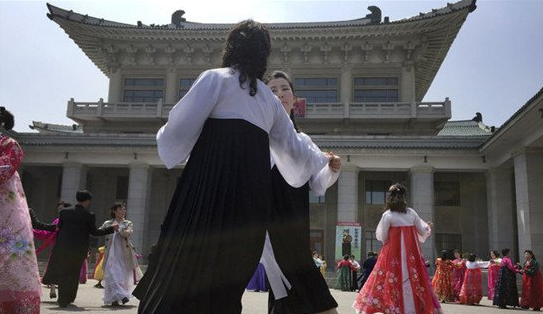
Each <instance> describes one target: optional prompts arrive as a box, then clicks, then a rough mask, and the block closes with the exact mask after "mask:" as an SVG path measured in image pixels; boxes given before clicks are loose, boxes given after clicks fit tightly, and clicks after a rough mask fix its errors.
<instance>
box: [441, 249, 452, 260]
mask: <svg viewBox="0 0 543 314" xmlns="http://www.w3.org/2000/svg"><path fill="white" fill-rule="evenodd" d="M450 256H451V254H450V253H449V251H447V250H443V251H441V259H442V260H444V261H446V260H448V259H450Z"/></svg>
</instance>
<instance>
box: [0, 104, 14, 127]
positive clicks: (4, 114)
mask: <svg viewBox="0 0 543 314" xmlns="http://www.w3.org/2000/svg"><path fill="white" fill-rule="evenodd" d="M14 125H15V118H14V117H13V115H12V114H11V112H9V111H7V110H6V108H5V107H0V126H3V127H4V129H6V130H8V131H9V130H11V129H13V126H14Z"/></svg>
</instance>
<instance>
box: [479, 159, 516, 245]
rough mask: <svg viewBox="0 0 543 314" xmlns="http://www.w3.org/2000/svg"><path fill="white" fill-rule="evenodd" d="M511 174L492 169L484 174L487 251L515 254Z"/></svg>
mask: <svg viewBox="0 0 543 314" xmlns="http://www.w3.org/2000/svg"><path fill="white" fill-rule="evenodd" d="M512 178H513V173H512V171H511V169H501V168H492V169H489V170H488V172H487V173H486V196H487V206H488V233H489V235H488V236H489V239H488V240H489V241H488V242H489V243H488V244H489V249H491V250H498V252H501V249H503V248H509V249H511V253H513V252H515V253H514V254H513V255H516V252H517V244H516V243H517V241H516V238H517V235H516V234H515V228H514V225H513V221H514V220H513V215H515V212H514V208H515V206H514V204H513V181H512Z"/></svg>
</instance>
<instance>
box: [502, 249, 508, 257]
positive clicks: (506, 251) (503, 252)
mask: <svg viewBox="0 0 543 314" xmlns="http://www.w3.org/2000/svg"><path fill="white" fill-rule="evenodd" d="M507 254H509V248H505V249H503V250H502V255H503V256H506V255H507Z"/></svg>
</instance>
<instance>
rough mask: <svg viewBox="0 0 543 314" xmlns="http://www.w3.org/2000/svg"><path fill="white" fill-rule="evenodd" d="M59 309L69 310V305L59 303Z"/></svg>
mask: <svg viewBox="0 0 543 314" xmlns="http://www.w3.org/2000/svg"><path fill="white" fill-rule="evenodd" d="M58 307H61V308H67V307H68V304H64V303H59V304H58Z"/></svg>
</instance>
